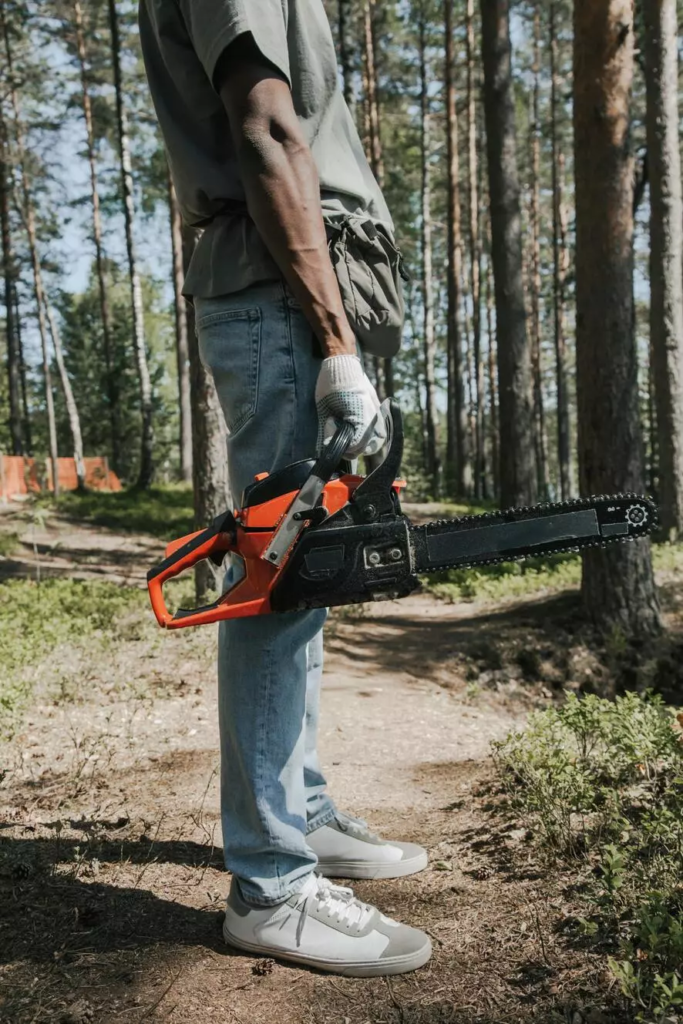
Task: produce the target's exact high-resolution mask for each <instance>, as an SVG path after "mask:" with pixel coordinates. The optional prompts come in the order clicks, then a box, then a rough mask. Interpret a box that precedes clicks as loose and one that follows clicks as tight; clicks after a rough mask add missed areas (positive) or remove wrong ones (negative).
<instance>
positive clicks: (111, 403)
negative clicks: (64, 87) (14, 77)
mask: <svg viewBox="0 0 683 1024" xmlns="http://www.w3.org/2000/svg"><path fill="white" fill-rule="evenodd" d="M73 11H74V28H75V30H76V52H77V54H78V64H79V69H80V75H81V106H82V108H83V119H84V121H85V131H86V139H87V147H88V165H89V168H90V202H91V205H92V226H93V241H94V243H95V265H96V268H97V283H98V288H99V296H100V317H101V320H102V347H103V350H104V364H105V368H106V385H105V386H106V392H107V394H106V398H107V414H108V419H109V436H110V442H109V443H110V446H111V462H112V466H113V468H114V471H115V472H117V473H119V472H120V471H121V444H122V442H121V408H120V401H119V386H118V382H117V371H116V368H115V367H114V359H113V345H112V322H111V311H110V307H109V297H108V294H107V283H106V279H105V269H104V252H103V248H102V217H101V214H100V195H99V189H98V185H97V162H96V159H95V132H94V128H93V117H92V105H91V102H90V90H89V88H88V74H87V56H86V49H85V34H84V31H83V12H82V10H81V4H80V0H73Z"/></svg>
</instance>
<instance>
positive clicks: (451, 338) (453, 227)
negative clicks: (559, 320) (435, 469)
mask: <svg viewBox="0 0 683 1024" xmlns="http://www.w3.org/2000/svg"><path fill="white" fill-rule="evenodd" d="M444 26H445V35H446V48H445V51H446V52H445V59H446V64H445V82H446V117H447V125H448V128H447V150H448V155H447V163H448V339H447V358H448V423H447V430H448V435H447V462H448V474H447V475H448V480H449V482H450V483H451V485H452V489H453V490H454V491H455V494H457V495H458V496H459V497H465V496H467V495H468V494H469V486H470V482H471V481H470V479H469V473H470V471H469V470H468V469H467V467H466V466H465V460H466V453H465V442H466V437H467V417H466V409H465V365H464V363H465V359H464V354H463V344H462V337H461V334H460V303H461V301H462V296H461V294H460V292H461V289H460V283H461V281H462V233H461V213H460V158H459V151H458V113H457V107H456V95H455V68H454V54H453V0H444Z"/></svg>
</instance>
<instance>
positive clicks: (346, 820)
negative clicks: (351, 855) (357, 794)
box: [336, 814, 381, 842]
mask: <svg viewBox="0 0 683 1024" xmlns="http://www.w3.org/2000/svg"><path fill="white" fill-rule="evenodd" d="M336 819H337V824H338V825H339V828H340V829H341V830H342V832H348V831H349V829H351V831H356V832H360V833H361V834H363V835H366V836H367V837H368V839H377V840H379V841H380V842H381V840H380V837H379V836H378V835H377V833H375V832H371V831H370V829H369V828H368V823H367V821H363V819H362V818H352V817H350V816H349V815H345V816H344V817H342V816H341V815H340V814H337V816H336Z"/></svg>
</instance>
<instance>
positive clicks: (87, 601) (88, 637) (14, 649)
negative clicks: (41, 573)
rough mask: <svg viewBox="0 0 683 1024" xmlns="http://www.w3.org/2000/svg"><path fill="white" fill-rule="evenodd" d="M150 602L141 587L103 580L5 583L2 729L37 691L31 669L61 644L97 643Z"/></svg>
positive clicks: (0, 613)
mask: <svg viewBox="0 0 683 1024" xmlns="http://www.w3.org/2000/svg"><path fill="white" fill-rule="evenodd" d="M147 605H148V598H147V594H146V593H145V591H144V590H140V589H138V588H137V587H121V586H117V585H116V584H113V583H105V582H102V581H99V580H97V581H83V580H67V579H49V580H45V581H43V582H42V583H36V582H34V581H33V580H8V581H6V582H5V583H3V584H2V586H0V651H2V680H1V682H0V732H4V731H6V730H7V729H8V728H9V726H10V724H11V720H12V717H13V716H14V714H15V712H16V711H17V710H19V709H20V708H21V707H22V706H24V705H25V703H26V701H27V700H28V699H29V697H30V695H31V690H32V685H33V678H32V672H31V669H32V668H34V667H35V666H37V665H39V664H40V663H41V662H43V661H44V660H45V659H46V658H47V657H48V656H49V655H50V654H52V652H54V651H55V650H56V649H57V648H59V647H60V646H61V645H69V646H72V647H73V646H82V645H83V644H89V643H93V642H96V641H95V637H96V635H97V634H101V633H103V632H111V631H114V630H115V628H116V623H117V620H118V619H119V618H121V617H122V616H124V615H125V614H126V613H129V612H130V611H132V610H134V609H137V608H140V609H141V610H142V609H144V608H146V607H147Z"/></svg>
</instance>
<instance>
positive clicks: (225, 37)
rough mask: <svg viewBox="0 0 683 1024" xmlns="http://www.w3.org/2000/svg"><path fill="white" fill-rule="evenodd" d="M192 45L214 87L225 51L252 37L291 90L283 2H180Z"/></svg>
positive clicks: (208, 0)
mask: <svg viewBox="0 0 683 1024" xmlns="http://www.w3.org/2000/svg"><path fill="white" fill-rule="evenodd" d="M178 2H179V5H180V9H181V11H182V14H183V18H184V19H185V25H186V26H187V31H188V33H189V35H190V39H191V41H192V45H193V47H194V49H195V52H196V53H197V56H198V57H199V59H200V61H201V62H202V65H203V67H204V70H205V71H206V73H207V75H208V76H209V80H210V81H211V83H213V81H214V75H215V72H216V65H217V64H218V60H219V58H220V56H221V55H222V53H223V52H224V51H225V49H226V48H227V47H228V46H229V45H230V44H231V43H232V42H234V41H235V39H237V38H238V36H241V35H243V34H244V33H251V35H252V36H253V39H254V42H255V43H256V45H257V47H258V49H259V50H260V51H261V53H262V54H263V56H264V57H265V58H266V59H267V60H268V61H269V63H271V64H274V65H275V67H276V68H277V69H278V70H279V71H280V72H281V73H282V74H283V75H284V76H285V78H286V79H287V81H288V82H289V83H290V86H291V81H292V79H291V75H290V70H289V51H288V47H287V26H286V23H285V12H284V9H283V5H282V0H178Z"/></svg>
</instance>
